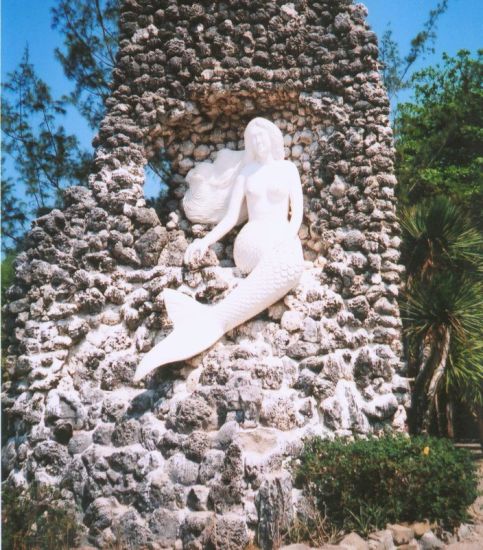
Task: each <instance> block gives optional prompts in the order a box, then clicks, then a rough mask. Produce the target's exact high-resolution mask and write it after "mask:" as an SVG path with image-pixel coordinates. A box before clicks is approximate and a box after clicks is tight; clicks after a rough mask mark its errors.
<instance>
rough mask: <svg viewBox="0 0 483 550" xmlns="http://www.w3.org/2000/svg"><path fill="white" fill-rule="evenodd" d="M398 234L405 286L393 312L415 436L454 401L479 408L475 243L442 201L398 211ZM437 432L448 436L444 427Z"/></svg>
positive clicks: (482, 357)
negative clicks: (398, 319) (402, 337)
mask: <svg viewBox="0 0 483 550" xmlns="http://www.w3.org/2000/svg"><path fill="white" fill-rule="evenodd" d="M401 226H402V229H403V246H402V261H403V263H404V264H405V265H406V266H407V275H408V280H407V286H406V290H405V292H404V293H403V294H402V298H401V301H400V305H401V313H402V318H403V322H404V331H405V334H406V344H407V346H406V348H407V358H408V363H409V369H410V375H412V376H414V377H415V383H414V392H413V407H412V411H411V415H410V421H411V428H412V430H413V431H415V432H419V431H421V430H425V431H427V430H428V429H430V427H431V422H432V421H433V416H434V414H436V415H437V417H438V418H440V417H441V416H444V415H445V414H446V413H444V412H443V409H444V408H445V407H451V406H452V402H453V401H454V400H462V401H463V402H465V403H466V404H468V405H469V406H470V408H473V409H475V410H476V409H477V407H478V406H479V405H480V404H481V403H482V402H483V391H482V388H483V352H482V345H481V341H482V336H483V301H482V298H481V296H482V282H481V272H482V266H483V256H482V252H483V237H482V236H481V233H480V232H479V231H478V230H477V229H476V228H475V227H473V226H472V224H471V223H470V222H469V220H468V218H467V217H466V216H465V215H464V211H463V210H462V209H461V208H460V207H458V206H456V205H454V204H452V202H451V201H450V200H449V199H448V198H446V197H443V196H439V197H436V198H434V199H432V200H426V201H423V202H421V203H420V204H418V205H416V206H413V207H410V208H406V209H403V212H402V215H401ZM450 417H451V414H449V417H448V419H447V420H448V422H450ZM437 432H438V433H440V434H441V435H443V434H448V435H451V434H452V426H451V425H449V424H448V425H447V426H446V427H444V426H443V425H442V424H441V425H438V426H437Z"/></svg>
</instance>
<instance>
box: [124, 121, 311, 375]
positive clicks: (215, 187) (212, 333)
mask: <svg viewBox="0 0 483 550" xmlns="http://www.w3.org/2000/svg"><path fill="white" fill-rule="evenodd" d="M244 138H245V150H244V151H229V150H227V149H223V150H222V151H219V152H218V154H217V158H216V159H215V161H214V162H213V163H207V162H205V163H201V165H198V166H197V167H195V168H194V169H193V170H192V171H191V172H190V173H189V174H188V176H187V181H188V183H189V185H190V190H189V191H188V193H187V194H186V196H185V199H184V201H183V206H184V209H185V213H186V215H187V217H188V219H190V221H192V222H196V223H216V225H215V226H214V227H213V229H211V231H210V232H209V233H208V234H207V235H206V236H205V237H203V238H202V239H196V240H194V241H193V242H192V243H191V244H190V245H189V247H188V248H187V250H186V253H185V262H186V263H187V264H189V263H190V262H192V261H193V260H196V259H197V258H200V257H202V256H203V255H204V254H205V253H206V251H207V250H208V247H209V246H210V245H212V244H214V243H216V242H217V241H219V240H220V239H221V238H223V236H224V235H226V234H227V233H228V232H229V231H230V230H231V229H233V228H234V227H235V226H236V225H237V224H238V223H241V222H243V221H245V220H246V216H247V215H248V221H247V223H246V224H245V225H244V226H243V227H242V229H241V231H240V232H239V234H238V236H237V237H236V239H235V244H234V248H233V256H234V261H235V265H236V266H237V267H238V268H239V269H240V270H241V271H242V272H243V273H244V274H246V275H247V276H246V277H245V278H244V279H242V280H241V281H240V283H239V284H238V286H237V287H236V288H235V289H234V290H233V291H231V292H230V293H229V294H228V295H227V296H226V297H225V298H224V299H222V300H221V301H219V302H217V303H216V304H214V305H206V304H200V303H199V302H197V301H196V300H194V299H193V298H191V297H189V296H187V295H185V294H183V293H182V292H179V291H176V290H171V289H166V290H164V291H163V298H164V303H165V306H166V310H167V313H168V316H169V318H170V319H171V321H172V322H173V325H174V328H173V331H172V332H171V333H170V334H169V335H168V336H167V337H166V338H165V339H164V340H162V341H161V342H159V343H158V344H157V345H155V346H154V347H153V348H152V349H151V350H150V351H149V352H148V353H147V354H146V355H145V356H144V357H143V359H142V360H141V362H140V364H139V366H138V367H137V369H136V373H135V375H134V380H135V381H138V380H141V379H142V378H143V377H145V376H146V375H147V374H148V373H150V372H151V371H153V370H154V369H156V368H158V367H161V366H163V365H167V364H169V363H173V362H176V361H182V360H185V359H189V358H190V357H194V356H195V355H197V354H199V353H201V352H202V351H204V350H206V349H208V348H209V347H211V346H212V345H213V344H214V343H215V342H217V341H218V340H219V339H220V338H221V337H222V336H223V335H224V334H225V333H226V332H228V331H230V330H232V329H233V328H235V327H237V326H238V325H241V324H242V323H244V322H245V321H247V320H249V319H251V318H252V317H254V316H255V315H257V314H259V313H261V312H262V311H263V310H264V309H266V308H267V307H269V306H271V305H272V304H274V303H275V302H277V301H278V300H280V299H281V298H283V296H285V294H287V292H289V291H290V290H291V289H292V288H294V287H295V286H297V284H298V282H299V280H300V277H301V275H302V271H303V266H304V260H303V254H302V245H301V242H300V239H299V238H298V232H299V229H300V225H301V223H302V217H303V195H302V186H301V183H300V177H299V173H298V170H297V168H296V166H295V164H293V163H292V162H291V161H289V160H285V159H284V146H283V136H282V133H281V131H280V130H279V129H278V128H277V126H275V124H273V123H272V122H270V121H268V120H266V119H264V118H260V117H258V118H255V119H253V120H252V121H250V123H249V124H248V125H247V127H246V129H245V135H244ZM217 192H219V193H220V196H219V197H217V199H216V200H215V198H214V195H216V194H217Z"/></svg>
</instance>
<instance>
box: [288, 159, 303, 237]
mask: <svg viewBox="0 0 483 550" xmlns="http://www.w3.org/2000/svg"><path fill="white" fill-rule="evenodd" d="M292 166H293V168H294V170H293V172H294V175H293V179H292V180H291V181H290V189H289V199H290V222H289V225H290V230H291V233H292V234H293V235H294V236H297V234H298V232H299V229H300V226H301V225H302V219H303V216H304V197H303V193H302V184H301V182H300V176H299V172H298V170H297V167H296V166H295V165H294V164H293V165H292Z"/></svg>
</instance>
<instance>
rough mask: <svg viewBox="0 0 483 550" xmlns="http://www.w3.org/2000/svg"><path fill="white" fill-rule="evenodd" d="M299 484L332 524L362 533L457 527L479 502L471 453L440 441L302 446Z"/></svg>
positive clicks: (402, 438) (321, 442)
mask: <svg viewBox="0 0 483 550" xmlns="http://www.w3.org/2000/svg"><path fill="white" fill-rule="evenodd" d="M295 474H296V482H297V483H298V484H299V486H302V487H303V489H304V491H305V493H306V494H307V495H309V496H313V497H315V499H316V502H317V505H318V508H319V510H320V512H321V513H323V514H324V515H326V517H327V518H328V520H330V521H331V522H332V523H333V524H334V525H335V526H337V527H339V528H342V529H344V530H346V531H351V530H355V531H358V532H359V533H361V534H366V533H367V532H368V531H370V530H373V529H379V528H382V527H384V526H385V525H386V523H388V522H390V523H397V522H401V521H415V520H421V519H422V518H426V519H429V520H431V521H438V522H440V523H441V524H442V525H444V526H446V527H452V526H455V525H458V524H459V523H460V522H461V521H464V520H465V518H466V510H467V508H468V506H469V505H470V504H471V503H472V502H473V501H474V499H475V498H476V496H477V491H476V485H477V477H476V469H475V466H474V464H473V462H472V460H471V457H470V455H469V453H467V452H466V451H465V450H462V449H457V448H455V447H454V446H453V444H452V443H451V442H449V441H448V440H445V439H436V438H427V437H414V438H408V437H405V436H392V435H391V436H384V437H381V438H379V439H376V438H371V439H365V440H362V439H360V440H356V441H353V442H349V441H347V440H342V439H336V440H335V441H326V440H322V439H321V438H313V439H309V440H306V442H305V446H304V449H303V452H302V454H301V457H300V460H299V464H298V466H297V467H296V472H295Z"/></svg>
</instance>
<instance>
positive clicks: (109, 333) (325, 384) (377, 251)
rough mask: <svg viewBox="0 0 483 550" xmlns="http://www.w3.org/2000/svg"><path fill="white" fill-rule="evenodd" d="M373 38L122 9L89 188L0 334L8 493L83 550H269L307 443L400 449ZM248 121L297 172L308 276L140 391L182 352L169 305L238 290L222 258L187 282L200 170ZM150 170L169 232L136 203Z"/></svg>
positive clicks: (251, 15) (271, 13) (328, 22)
mask: <svg viewBox="0 0 483 550" xmlns="http://www.w3.org/2000/svg"><path fill="white" fill-rule="evenodd" d="M364 17H365V12H364V8H363V7H362V6H361V5H352V4H351V3H350V2H348V1H345V0H340V1H337V2H334V1H333V0H331V1H330V2H329V1H320V2H307V1H303V0H300V1H297V2H294V3H293V4H287V3H284V2H282V1H269V2H262V1H257V2H253V1H252V2H250V3H247V2H244V1H241V2H240V1H237V2H233V1H227V2H200V3H197V4H192V3H191V2H182V1H175V0H125V2H124V6H123V12H122V16H121V40H120V52H119V55H118V65H117V68H116V70H115V71H114V83H113V93H112V97H111V98H110V99H109V100H108V103H107V107H108V113H107V115H106V117H105V119H104V121H103V123H102V124H101V127H100V131H99V135H98V137H97V140H96V143H97V154H96V163H95V170H94V172H93V174H92V175H91V176H90V178H89V185H88V187H86V188H83V187H76V188H71V189H69V190H67V192H66V194H65V206H64V209H63V210H62V211H61V210H54V211H52V212H51V213H50V214H49V215H47V216H44V217H43V218H40V219H38V220H37V221H36V222H35V224H34V227H33V229H32V231H31V233H30V235H29V238H28V247H27V250H26V252H24V253H22V254H21V255H20V256H19V258H18V260H17V279H16V283H15V285H14V287H13V288H12V289H10V297H11V299H12V302H11V303H10V305H9V306H8V312H7V315H8V318H9V321H8V322H9V323H10V325H9V326H10V329H9V330H10V331H11V333H12V335H13V337H12V341H11V345H10V347H9V357H8V359H7V369H8V371H9V375H10V381H9V382H8V383H7V384H6V385H5V386H4V388H5V399H4V404H5V418H6V419H7V424H8V426H7V430H6V433H7V440H6V443H5V446H4V455H3V464H4V470H5V472H6V475H7V476H8V477H7V479H8V482H9V483H18V482H25V483H29V484H30V483H33V482H34V481H36V482H37V483H45V484H54V485H60V486H61V487H62V488H63V489H64V498H65V499H66V501H69V502H71V503H75V505H76V506H77V510H78V514H79V520H80V521H82V522H83V523H84V525H85V528H86V533H88V535H89V538H90V541H91V542H93V543H95V544H98V545H102V544H105V543H106V542H107V541H108V540H111V539H113V538H116V537H117V538H118V539H119V540H128V541H129V543H130V544H131V545H132V546H134V547H136V546H142V545H143V544H146V543H147V542H150V541H151V542H156V543H157V544H158V545H160V547H173V546H174V545H175V544H178V545H179V544H182V545H183V547H184V548H203V547H210V545H215V546H216V545H218V546H221V547H223V548H241V547H243V545H244V544H245V543H246V542H247V541H248V540H249V539H250V538H251V537H253V536H254V535H256V536H257V537H258V541H259V543H260V545H261V546H262V547H263V548H271V547H273V546H274V545H276V539H277V536H278V534H279V530H280V525H281V524H286V523H287V522H288V521H290V518H291V517H292V514H293V508H294V502H295V499H296V498H297V494H298V493H297V492H296V491H292V481H291V477H290V474H289V471H288V469H287V464H288V460H289V459H290V457H291V456H293V455H294V454H295V453H296V452H297V450H298V449H299V448H300V445H301V439H302V437H304V436H305V435H308V434H320V435H323V436H325V435H329V434H333V433H335V434H338V435H350V434H358V433H359V434H365V433H370V432H374V433H378V432H379V431H380V430H382V429H383V428H385V427H392V428H394V429H402V428H403V426H404V418H405V416H404V405H405V404H406V403H407V399H408V394H407V384H406V381H405V379H404V378H402V377H401V375H402V373H403V365H402V363H401V360H400V355H401V336H400V319H399V313H398V310H397V303H396V296H397V293H398V288H399V283H400V279H399V275H400V273H401V266H399V265H398V258H399V255H398V247H399V237H398V235H399V230H398V226H397V222H396V217H395V198H394V186H395V183H396V181H395V178H394V176H393V174H392V156H393V150H392V137H391V131H390V128H389V124H388V102H387V98H386V95H385V92H384V90H383V88H382V86H381V83H380V78H379V75H378V73H377V45H376V43H375V37H374V35H373V33H372V32H370V30H369V29H368V28H367V26H366V24H365V22H364ZM255 115H257V116H266V117H267V118H270V119H271V120H273V121H274V122H275V123H276V124H277V125H278V126H279V127H280V129H281V130H282V132H283V133H284V135H285V136H286V141H285V145H286V154H287V157H288V158H291V159H292V160H293V161H294V162H295V163H296V164H297V165H298V167H299V170H300V172H301V176H302V182H303V185H304V194H305V200H306V204H305V217H304V225H303V227H302V230H301V235H300V236H301V238H302V240H303V243H304V252H305V257H306V260H307V261H308V262H311V263H310V265H309V266H308V268H307V270H306V273H305V274H304V278H303V280H302V282H301V284H300V285H299V287H298V288H297V289H296V290H295V291H293V292H292V293H290V294H289V295H288V296H287V297H286V298H285V300H284V301H283V302H280V303H278V304H275V305H274V306H272V307H271V308H270V309H269V310H268V311H267V312H264V313H263V314H261V315H260V316H258V317H257V318H255V319H253V320H252V321H250V322H248V323H246V324H245V325H243V326H242V327H239V328H238V329H236V330H234V331H232V333H230V334H229V335H227V336H226V337H225V338H224V339H222V341H220V342H219V343H218V344H216V345H215V346H214V347H213V348H212V349H210V350H209V351H208V352H206V353H204V354H202V355H201V356H199V357H197V358H195V359H194V360H191V361H188V362H187V363H186V364H184V365H178V366H176V367H174V368H172V369H165V370H163V371H162V372H158V373H156V374H155V375H153V377H152V378H151V379H150V380H149V381H148V382H147V383H141V384H137V385H136V384H133V382H132V375H133V372H134V369H135V366H136V364H137V363H138V362H139V358H140V357H141V354H142V353H144V352H145V351H147V350H148V349H150V347H151V346H152V344H153V341H154V339H155V338H160V337H162V335H163V334H166V333H167V332H168V331H169V329H170V326H169V323H168V320H167V319H166V315H165V312H164V304H163V302H162V298H161V292H162V290H163V289H164V288H167V287H169V288H179V287H180V286H181V285H184V288H185V289H187V290H188V291H190V292H192V293H193V295H195V296H196V297H197V298H198V299H200V300H204V301H213V300H216V299H218V298H219V297H221V296H222V295H223V293H225V292H227V291H229V289H230V288H231V285H233V284H234V283H236V277H235V275H236V274H234V273H233V270H232V269H231V267H230V266H231V265H232V263H231V247H230V239H229V238H228V239H227V240H226V241H224V243H223V244H222V245H220V246H217V247H216V248H215V249H214V251H213V252H211V253H210V254H208V255H207V256H206V257H205V258H204V260H203V262H202V263H201V264H200V265H199V266H197V269H194V270H191V271H190V270H188V269H187V268H186V267H185V266H183V253H184V250H185V249H186V246H187V244H188V242H189V241H190V240H191V239H192V238H193V237H194V236H198V235H200V234H202V233H203V231H206V228H205V227H202V226H192V225H191V224H189V223H188V222H187V220H186V219H185V217H184V214H183V211H182V208H181V205H180V200H181V197H182V195H183V192H184V189H185V182H184V176H185V175H186V173H187V171H188V170H189V168H191V167H192V166H193V164H194V163H195V162H198V161H201V160H203V159H204V158H207V157H209V155H211V154H213V153H214V152H215V151H216V150H217V149H219V148H221V147H229V148H235V149H236V148H240V147H241V146H242V142H241V139H242V131H243V128H244V126H245V124H246V122H247V121H248V120H249V119H250V118H252V117H253V116H255ZM158 147H163V148H164V149H165V151H166V154H167V155H168V157H169V159H170V161H171V164H172V167H173V172H174V177H173V179H172V181H170V182H169V185H170V192H169V195H168V197H167V199H166V205H165V208H166V211H167V212H169V214H170V215H169V216H167V218H166V220H163V223H161V221H160V219H159V218H158V216H157V214H156V212H155V211H154V210H153V209H151V208H148V207H146V203H145V201H144V198H143V192H142V184H143V167H144V165H145V163H146V159H147V158H148V157H149V155H150V154H152V152H153V150H154V149H155V148H158ZM123 537H124V538H123Z"/></svg>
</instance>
